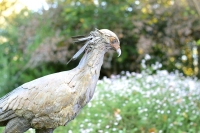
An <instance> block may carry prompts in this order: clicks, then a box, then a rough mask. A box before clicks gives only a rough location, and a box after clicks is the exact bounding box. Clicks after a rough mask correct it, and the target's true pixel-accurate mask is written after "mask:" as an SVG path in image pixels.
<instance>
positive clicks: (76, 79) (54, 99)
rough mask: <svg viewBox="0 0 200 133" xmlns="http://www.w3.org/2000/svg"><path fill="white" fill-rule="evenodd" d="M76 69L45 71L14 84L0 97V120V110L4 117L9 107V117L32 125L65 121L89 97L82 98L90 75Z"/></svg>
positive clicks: (69, 118)
mask: <svg viewBox="0 0 200 133" xmlns="http://www.w3.org/2000/svg"><path fill="white" fill-rule="evenodd" d="M80 71H81V70H80V69H73V70H70V71H65V72H60V73H56V74H51V75H47V76H44V77H41V78H39V79H36V80H33V81H31V82H28V83H25V84H23V85H22V86H20V87H18V88H16V89H15V90H13V91H12V92H10V93H9V94H7V95H6V96H4V97H2V98H1V99H0V122H1V121H5V120H4V119H5V118H4V119H3V118H2V119H1V114H2V116H3V115H4V117H5V114H6V113H8V111H11V112H12V113H13V117H15V116H23V117H24V118H26V119H28V120H30V121H31V125H32V126H33V127H34V128H43V127H45V128H50V127H51V128H53V127H57V126H60V125H65V124H66V123H67V122H68V121H70V120H71V119H73V118H74V117H75V116H76V114H77V113H78V112H79V110H80V109H81V108H82V107H83V106H84V105H85V104H86V103H87V102H88V100H90V99H87V101H85V100H86V97H85V94H83V93H86V91H87V90H84V89H85V88H87V86H88V84H89V83H88V81H89V80H88V78H90V75H87V80H84V78H85V77H86V75H85V74H83V75H80V74H79V73H80ZM81 97H82V98H81ZM82 102H84V103H82ZM7 115H8V114H7ZM6 119H8V118H6Z"/></svg>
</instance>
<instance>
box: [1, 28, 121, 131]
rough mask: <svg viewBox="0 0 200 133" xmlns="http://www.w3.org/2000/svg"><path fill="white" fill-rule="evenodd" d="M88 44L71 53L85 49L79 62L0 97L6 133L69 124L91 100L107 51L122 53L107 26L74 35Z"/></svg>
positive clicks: (81, 51)
mask: <svg viewBox="0 0 200 133" xmlns="http://www.w3.org/2000/svg"><path fill="white" fill-rule="evenodd" d="M74 38H75V41H76V42H85V45H84V46H83V47H82V48H81V49H80V50H79V51H78V52H77V53H76V54H75V55H74V56H73V57H72V60H75V59H76V58H77V57H78V56H79V55H80V54H81V53H84V55H83V57H82V59H81V61H80V62H79V64H78V66H77V67H75V68H74V69H72V70H69V71H63V72H59V73H54V74H50V75H47V76H44V77H41V78H38V79H35V80H33V81H30V82H28V83H25V84H23V85H21V86H19V87H18V88H16V89H14V90H13V91H11V92H10V93H8V94H7V95H5V96H4V97H2V98H1V99H0V126H5V130H4V132H3V133H23V132H25V131H27V130H28V129H29V128H34V129H36V133H53V131H54V129H55V128H57V127H58V126H64V125H67V123H68V122H70V121H71V120H73V119H74V118H75V117H76V115H77V114H78V113H79V112H80V110H81V109H82V108H83V107H84V106H85V105H86V104H87V103H88V102H89V101H90V100H91V98H92V96H93V94H94V91H95V88H96V84H97V81H98V78H99V74H100V69H101V66H102V64H103V58H104V54H105V53H106V52H107V51H109V50H115V51H116V52H117V53H118V56H120V55H121V49H120V45H119V44H120V42H119V39H118V37H117V36H116V34H115V33H113V32H112V31H110V30H108V29H101V30H98V29H95V30H94V31H91V32H90V34H89V35H88V36H86V37H83V36H79V37H74Z"/></svg>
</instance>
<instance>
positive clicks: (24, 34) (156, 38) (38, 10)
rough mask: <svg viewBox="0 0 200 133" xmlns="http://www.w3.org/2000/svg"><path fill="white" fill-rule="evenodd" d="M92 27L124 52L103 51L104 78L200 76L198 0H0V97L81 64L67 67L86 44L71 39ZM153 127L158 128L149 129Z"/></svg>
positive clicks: (102, 73) (102, 74)
mask: <svg viewBox="0 0 200 133" xmlns="http://www.w3.org/2000/svg"><path fill="white" fill-rule="evenodd" d="M95 28H98V29H102V28H103V29H104V28H106V29H110V30H112V31H113V32H115V33H116V34H117V35H118V37H119V39H120V44H121V49H122V55H121V56H120V57H119V58H117V56H116V55H115V53H112V52H110V53H107V54H106V55H105V60H104V64H103V66H102V69H101V75H100V79H102V78H103V77H104V76H106V77H112V75H118V74H120V73H122V75H123V74H124V75H126V73H125V72H126V71H128V72H135V73H142V72H143V71H144V70H145V72H146V73H148V74H150V75H153V74H156V73H157V70H158V69H159V70H165V71H166V72H167V73H170V72H175V71H176V72H177V73H179V76H180V75H181V76H183V77H184V78H190V77H191V80H192V81H193V79H196V80H197V79H198V78H200V72H199V71H200V65H199V61H200V57H199V55H200V1H199V0H87V1H86V0H34V1H28V0H0V77H1V78H0V96H3V95H5V94H6V93H7V92H9V91H11V90H12V89H14V88H16V87H18V86H19V85H21V84H23V83H25V82H28V81H30V80H33V79H35V78H38V77H41V76H43V75H47V74H50V73H55V72H60V71H65V70H69V69H72V68H74V67H75V66H77V64H78V62H79V60H80V59H77V60H76V61H72V62H70V63H69V64H68V65H66V63H67V61H68V60H69V59H70V58H71V57H72V56H73V55H74V54H75V52H76V51H77V50H78V49H79V48H80V47H81V45H77V44H73V43H72V40H71V38H70V37H71V36H76V35H88V34H89V32H90V31H91V30H94V29H95ZM133 76H134V74H133ZM163 76H166V75H165V74H163ZM179 76H178V77H179ZM136 77H137V76H136ZM166 77H167V76H166ZM130 82H131V81H130ZM135 82H136V81H135ZM141 82H142V79H141ZM158 82H159V81H158ZM160 82H161V81H160ZM163 82H164V81H163ZM166 82H167V81H166ZM184 82H187V80H186V81H185V80H184ZM175 84H176V83H175ZM186 88H187V87H186ZM198 89H199V88H198ZM198 94H199V93H198ZM196 105H198V106H196V107H197V110H198V109H199V108H200V104H199V103H198V104H196ZM192 106H193V105H192ZM198 111H199V110H198ZM114 112H115V113H120V111H119V110H117V109H114ZM186 115H187V114H186ZM191 115H192V114H191ZM184 118H186V117H184ZM197 118H199V115H198V117H197ZM197 118H195V119H194V120H198V119H197ZM131 119H132V118H131ZM163 119H165V118H163ZM166 119H167V118H166ZM188 121H189V120H188ZM198 121H199V120H198ZM189 122H190V121H189ZM186 124H188V123H186ZM198 124H199V123H197V125H198ZM117 129H118V128H117ZM138 129H140V128H138ZM151 129H152V130H151ZM199 130H200V129H199V128H197V127H195V129H194V130H193V131H191V132H194V133H197V132H198V131H199ZM70 131H71V130H70ZM135 131H138V132H141V131H143V130H135ZM151 131H152V132H158V130H156V128H154V127H153V128H152V127H149V128H148V129H146V130H144V132H151ZM165 131H167V130H164V132H165ZM173 131H176V130H173ZM180 131H183V132H184V130H180ZM125 132H126V131H125ZM127 132H128V131H127ZM130 132H133V131H132V130H131V131H130ZM188 132H190V131H188ZM198 133H199V132H198Z"/></svg>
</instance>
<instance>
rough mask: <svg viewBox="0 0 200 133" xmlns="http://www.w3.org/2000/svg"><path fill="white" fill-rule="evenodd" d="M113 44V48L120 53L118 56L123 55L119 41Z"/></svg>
mask: <svg viewBox="0 0 200 133" xmlns="http://www.w3.org/2000/svg"><path fill="white" fill-rule="evenodd" d="M111 46H112V47H113V49H114V50H115V51H116V52H117V53H118V57H119V56H120V55H121V53H122V52H121V49H120V45H119V43H115V44H111Z"/></svg>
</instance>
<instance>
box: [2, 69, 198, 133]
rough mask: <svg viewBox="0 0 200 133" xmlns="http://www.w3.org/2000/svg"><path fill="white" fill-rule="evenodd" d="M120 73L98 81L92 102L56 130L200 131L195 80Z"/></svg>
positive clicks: (100, 132) (98, 132)
mask: <svg viewBox="0 0 200 133" xmlns="http://www.w3.org/2000/svg"><path fill="white" fill-rule="evenodd" d="M122 75H123V76H119V75H118V76H112V78H110V79H108V78H104V79H103V80H100V81H99V83H98V86H97V89H96V92H95V95H94V97H93V99H92V101H91V102H90V103H89V104H88V105H87V106H86V107H84V108H83V109H82V111H81V113H80V114H79V115H78V116H77V117H76V118H75V119H74V120H73V121H71V122H70V123H69V124H68V125H67V126H66V127H59V128H57V129H56V130H55V133H110V132H117V133H200V126H199V123H200V82H199V81H198V80H197V79H195V78H189V77H184V76H182V75H181V74H180V73H168V72H167V71H157V73H156V74H152V75H149V74H148V73H146V72H145V71H143V72H142V73H140V74H139V73H129V72H122ZM1 130H2V128H0V131H1ZM27 133H28V132H27ZM29 133H34V131H33V130H31V131H29Z"/></svg>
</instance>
